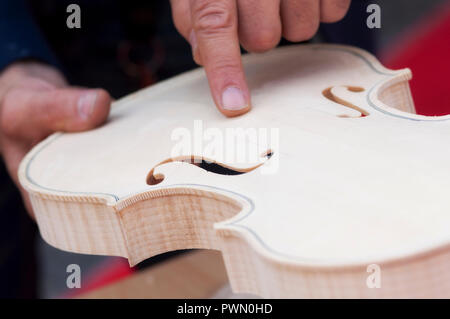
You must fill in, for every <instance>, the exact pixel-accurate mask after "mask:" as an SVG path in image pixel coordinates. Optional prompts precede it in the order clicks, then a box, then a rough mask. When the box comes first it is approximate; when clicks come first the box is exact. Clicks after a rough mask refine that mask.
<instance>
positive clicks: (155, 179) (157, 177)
mask: <svg viewBox="0 0 450 319" xmlns="http://www.w3.org/2000/svg"><path fill="white" fill-rule="evenodd" d="M272 155H273V151H272V150H268V151H266V152H264V153H262V154H261V157H263V158H265V160H266V161H268V160H269V159H270V158H271V157H272ZM170 162H183V163H188V164H191V165H195V166H198V167H200V168H201V169H204V170H205V171H208V172H210V173H214V174H220V175H241V174H245V173H248V172H251V171H253V170H255V169H257V168H258V167H260V166H261V165H263V164H264V163H265V162H263V163H260V164H258V165H255V166H253V167H249V168H244V169H238V168H234V167H231V166H227V165H225V164H222V163H219V162H216V161H212V160H209V159H206V158H204V157H197V156H180V157H176V158H170V159H167V160H165V161H162V162H161V163H159V164H158V165H156V166H155V167H153V168H152V170H151V171H150V172H149V173H148V175H147V184H148V185H157V184H159V183H161V182H162V181H163V180H164V175H163V174H154V171H155V169H156V168H157V167H158V166H160V165H163V164H166V163H170Z"/></svg>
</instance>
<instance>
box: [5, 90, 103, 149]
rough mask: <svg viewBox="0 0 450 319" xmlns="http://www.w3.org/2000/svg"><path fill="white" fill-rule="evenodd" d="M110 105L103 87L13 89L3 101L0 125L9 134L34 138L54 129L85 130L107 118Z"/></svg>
mask: <svg viewBox="0 0 450 319" xmlns="http://www.w3.org/2000/svg"><path fill="white" fill-rule="evenodd" d="M110 104H111V97H110V95H109V94H108V93H107V92H106V91H105V90H103V89H74V88H64V89H51V90H44V91H42V90H41V91H37V90H24V89H15V90H11V91H10V92H8V94H7V95H6V96H5V99H4V101H3V109H2V123H1V125H2V129H3V130H4V131H5V132H6V133H8V135H10V136H13V137H15V138H24V139H33V140H34V139H40V138H43V137H45V136H47V135H49V134H51V133H53V132H56V131H65V132H77V131H85V130H89V129H92V128H95V127H97V126H99V125H100V124H102V123H103V122H104V121H105V120H106V118H107V116H108V113H109V110H110Z"/></svg>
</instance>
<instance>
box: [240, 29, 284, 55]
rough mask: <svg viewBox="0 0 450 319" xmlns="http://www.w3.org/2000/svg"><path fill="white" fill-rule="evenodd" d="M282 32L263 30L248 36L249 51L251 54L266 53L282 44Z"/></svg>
mask: <svg viewBox="0 0 450 319" xmlns="http://www.w3.org/2000/svg"><path fill="white" fill-rule="evenodd" d="M280 33H281V32H278V31H277V30H274V29H270V30H268V29H262V30H258V31H256V32H254V33H253V34H251V35H249V36H247V41H246V42H247V45H246V47H247V49H248V50H249V51H251V52H264V51H268V50H270V49H273V48H274V47H276V46H277V45H278V42H280V37H281V34H280Z"/></svg>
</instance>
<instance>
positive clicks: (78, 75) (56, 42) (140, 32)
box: [0, 0, 374, 297]
mask: <svg viewBox="0 0 450 319" xmlns="http://www.w3.org/2000/svg"><path fill="white" fill-rule="evenodd" d="M72 2H73V1H69V0H33V1H31V0H30V1H25V0H1V1H0V71H1V70H2V69H3V68H4V67H6V66H7V65H8V64H10V63H12V62H14V61H17V60H21V59H36V60H40V61H43V62H45V63H49V64H52V65H54V66H56V67H58V68H61V69H62V71H63V72H64V73H65V75H66V77H67V78H68V80H69V82H70V83H71V84H74V85H81V86H86V87H102V88H105V89H106V90H108V91H109V92H110V93H111V94H112V96H114V97H116V98H117V97H121V96H124V95H126V94H128V93H131V92H133V91H135V90H137V89H139V88H141V87H144V86H147V85H150V84H152V83H155V82H157V81H159V80H163V79H165V78H168V77H171V76H174V75H176V74H178V73H181V72H183V71H186V70H189V69H192V68H194V67H195V64H194V63H193V61H192V57H191V51H190V47H189V45H188V43H187V42H186V41H185V40H184V39H183V38H182V37H181V36H180V35H179V34H178V33H177V32H176V30H175V28H174V26H173V23H172V20H171V12H170V7H169V1H167V0H166V1H164V0H154V1H151V0H145V1H130V0H127V1H124V0H117V1H116V0H108V1H106V0H95V1H94V0H78V1H76V3H77V4H78V5H79V6H80V7H81V29H69V28H68V27H67V26H66V19H67V17H68V16H69V14H70V13H67V12H66V8H67V6H68V5H69V4H70V3H72ZM366 5H367V3H366V1H361V0H358V1H353V2H352V6H351V9H350V11H349V13H348V14H347V17H346V18H345V19H344V20H343V21H341V22H339V23H336V24H332V25H322V26H321V28H320V37H321V40H323V41H325V42H334V43H343V44H350V45H356V46H359V47H362V48H364V49H366V50H368V51H371V52H373V51H374V42H373V35H372V32H373V31H371V30H370V29H368V28H366V27H365V19H366V17H367V14H366V12H365V8H366ZM286 44H289V43H287V41H282V45H286ZM0 190H1V195H0V196H1V197H0V214H1V215H2V216H1V217H2V223H0V297H32V296H33V291H32V288H33V287H34V282H33V276H32V275H33V272H32V269H33V264H34V259H33V254H32V252H33V248H34V246H33V242H32V241H33V236H34V234H35V227H33V226H32V223H31V221H30V219H29V218H28V217H27V216H26V213H25V211H24V209H23V206H22V204H21V202H20V197H19V194H18V192H17V190H15V189H14V186H13V184H12V182H11V181H10V179H9V178H8V176H7V174H6V171H5V169H4V167H2V165H0ZM153 260H155V259H153ZM23 287H28V289H22V288H23Z"/></svg>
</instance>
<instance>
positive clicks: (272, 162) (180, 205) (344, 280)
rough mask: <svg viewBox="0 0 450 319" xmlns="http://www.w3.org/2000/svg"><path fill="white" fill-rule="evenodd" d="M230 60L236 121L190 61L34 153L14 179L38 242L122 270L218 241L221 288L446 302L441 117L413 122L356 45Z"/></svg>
mask: <svg viewBox="0 0 450 319" xmlns="http://www.w3.org/2000/svg"><path fill="white" fill-rule="evenodd" d="M243 61H244V67H245V72H246V76H247V79H248V83H249V86H250V89H251V92H252V104H253V108H252V110H251V111H250V112H249V113H247V114H245V115H243V116H240V117H235V118H225V117H224V116H223V115H222V114H220V113H219V112H218V111H217V109H215V108H214V106H213V102H212V99H211V97H210V93H209V89H208V84H207V80H206V76H205V75H204V71H203V70H202V69H198V70H194V71H191V72H188V73H185V74H182V75H180V76H177V77H175V78H173V79H170V80H167V81H164V82H161V83H159V84H157V85H154V86H151V87H149V88H147V89H144V90H142V91H139V92H137V93H135V94H132V95H130V96H127V97H125V98H123V99H121V100H119V101H117V102H115V103H114V105H113V107H112V111H111V114H110V117H109V120H108V122H107V123H106V124H105V125H103V126H101V127H99V128H97V129H94V130H92V131H88V132H81V133H70V134H69V133H57V134H53V135H51V136H50V137H48V138H47V139H46V140H44V141H43V142H41V143H39V144H38V145H37V146H35V147H34V148H33V149H32V150H31V151H30V153H29V154H28V155H27V156H26V157H25V158H24V160H23V161H22V163H21V165H20V169H19V178H20V182H21V184H22V185H23V187H24V188H25V189H26V191H27V192H28V194H29V197H30V199H31V203H32V206H33V209H34V213H35V216H36V221H37V224H38V226H39V229H40V233H41V235H42V237H43V238H44V239H45V240H46V241H47V242H48V243H49V244H51V245H53V246H55V247H57V248H60V249H63V250H66V251H71V252H78V253H84V254H98V255H114V256H122V257H125V258H128V260H129V262H130V264H131V265H135V264H137V263H139V262H140V261H142V260H144V259H146V258H149V257H151V256H154V255H156V254H160V253H163V252H167V251H173V250H177V249H187V248H206V249H216V250H219V251H221V252H222V255H223V258H224V262H225V266H226V269H227V273H228V277H229V280H230V283H231V286H232V288H233V290H234V291H235V292H242V293H253V294H257V295H260V296H263V297H269V298H271V297H272V298H303V297H313V298H329V297H332V298H333V297H344V298H346V297H350V298H360V297H361V298H372V297H383V298H384V297H450V272H448V271H447V270H448V269H450V246H449V245H450V147H449V146H450V116H440V117H426V116H421V115H416V114H415V111H414V103H413V100H412V97H411V94H410V90H409V85H408V80H409V79H410V78H411V72H410V71H409V70H408V69H404V70H399V71H393V70H389V69H386V68H384V67H383V66H382V65H381V64H380V63H379V62H378V61H377V60H376V59H375V58H374V57H373V56H371V55H370V54H368V53H367V52H364V51H362V50H360V49H356V48H352V47H347V46H338V45H298V46H289V47H284V48H279V49H276V50H274V51H272V52H269V53H266V54H257V55H246V56H244V57H243Z"/></svg>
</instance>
